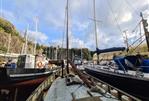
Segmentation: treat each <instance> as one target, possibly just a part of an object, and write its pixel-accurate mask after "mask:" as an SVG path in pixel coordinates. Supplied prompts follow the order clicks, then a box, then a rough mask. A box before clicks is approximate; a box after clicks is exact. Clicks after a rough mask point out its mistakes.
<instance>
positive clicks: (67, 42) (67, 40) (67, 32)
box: [66, 0, 69, 74]
mask: <svg viewBox="0 0 149 101" xmlns="http://www.w3.org/2000/svg"><path fill="white" fill-rule="evenodd" d="M68 4H69V0H67V5H66V15H67V26H66V45H67V46H66V48H67V74H69V63H68V57H69V35H68V34H69V30H68V27H69V26H68V24H69V21H68V19H69V18H68V17H69V14H68Z"/></svg>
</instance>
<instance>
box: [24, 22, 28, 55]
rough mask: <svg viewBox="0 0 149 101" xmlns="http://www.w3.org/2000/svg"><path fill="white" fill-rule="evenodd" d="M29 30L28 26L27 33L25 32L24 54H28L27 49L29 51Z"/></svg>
mask: <svg viewBox="0 0 149 101" xmlns="http://www.w3.org/2000/svg"><path fill="white" fill-rule="evenodd" d="M28 28H29V25H28V26H27V29H26V31H25V46H24V54H27V49H28Z"/></svg>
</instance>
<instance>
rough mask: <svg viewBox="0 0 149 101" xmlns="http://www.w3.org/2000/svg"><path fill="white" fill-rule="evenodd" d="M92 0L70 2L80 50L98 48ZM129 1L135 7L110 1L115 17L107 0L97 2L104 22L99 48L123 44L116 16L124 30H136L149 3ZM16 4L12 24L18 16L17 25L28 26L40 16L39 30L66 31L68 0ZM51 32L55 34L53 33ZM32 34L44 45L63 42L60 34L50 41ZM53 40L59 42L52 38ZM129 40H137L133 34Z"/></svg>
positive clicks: (73, 39)
mask: <svg viewBox="0 0 149 101" xmlns="http://www.w3.org/2000/svg"><path fill="white" fill-rule="evenodd" d="M92 1H93V0H70V11H69V21H70V24H71V25H70V27H69V28H71V29H69V30H72V31H70V32H71V33H73V34H72V35H70V39H71V47H80V46H81V44H83V46H85V47H88V48H91V49H95V38H94V33H93V32H94V28H93V27H94V25H93V21H91V20H90V19H89V18H93V7H92V6H93V4H92V3H93V2H92ZM127 1H128V2H129V3H130V4H131V6H130V5H129V4H127V3H126V2H125V0H109V2H110V4H111V6H112V8H113V11H114V12H113V13H114V14H112V12H111V10H110V8H109V5H108V4H107V2H106V1H105V0H96V16H97V19H98V20H101V21H102V23H98V25H99V26H97V27H98V36H99V48H106V47H110V46H111V47H112V46H121V45H123V39H122V32H120V31H119V29H118V28H117V24H116V22H115V18H114V16H113V15H115V16H116V18H117V20H118V21H117V22H118V23H119V24H120V27H121V29H122V31H123V30H125V29H128V30H132V29H133V28H134V27H135V26H136V24H137V23H138V21H139V20H140V17H139V13H140V11H144V10H145V9H146V5H147V3H148V0H143V1H142V0H131V1H130V0H127ZM14 2H15V6H14V7H15V9H16V10H15V11H14V12H13V13H12V12H8V13H7V14H8V16H9V19H10V20H11V21H13V20H14V19H15V18H16V17H15V16H16V15H17V17H20V19H21V20H20V21H19V22H17V20H18V19H15V23H22V24H24V23H25V24H27V23H30V22H31V21H32V19H33V17H35V16H39V20H40V23H42V24H41V25H40V26H39V27H43V25H44V27H45V26H46V27H47V29H48V28H49V29H52V31H53V29H54V31H59V30H61V29H64V19H65V6H66V0H44V1H42V2H41V1H40V0H14ZM136 12H137V13H138V14H136ZM14 15H15V16H14ZM101 24H102V26H101ZM19 25H20V24H19ZM60 28H61V29H60ZM55 29H56V30H55ZM48 31H49V33H53V32H52V31H51V30H48ZM84 33H85V34H84ZM78 34H80V35H78ZM31 35H32V37H34V35H36V39H37V40H39V41H40V42H42V43H44V42H45V41H47V40H48V39H50V40H48V41H52V42H57V43H58V44H60V43H61V40H59V39H61V38H60V37H59V36H60V35H59V36H58V35H57V37H56V38H55V37H53V36H54V34H51V35H50V38H48V36H47V35H46V34H43V33H36V34H35V32H33V33H32V34H31ZM80 36H81V37H80ZM52 37H53V38H55V39H52ZM82 37H83V38H82ZM129 37H130V38H133V39H134V38H135V34H130V35H129Z"/></svg>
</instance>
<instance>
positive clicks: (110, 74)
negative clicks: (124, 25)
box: [85, 14, 149, 101]
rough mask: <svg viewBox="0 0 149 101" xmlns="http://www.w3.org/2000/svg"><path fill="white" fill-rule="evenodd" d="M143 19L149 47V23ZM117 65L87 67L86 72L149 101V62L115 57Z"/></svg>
mask: <svg viewBox="0 0 149 101" xmlns="http://www.w3.org/2000/svg"><path fill="white" fill-rule="evenodd" d="M141 17H142V23H143V27H144V32H145V36H146V41H147V46H149V32H148V31H147V21H146V20H145V19H144V18H143V15H142V14H141ZM124 50H125V48H123V47H121V48H110V49H104V50H99V49H98V48H97V51H96V52H97V54H100V53H106V52H112V51H124ZM114 61H115V63H114V64H112V65H106V66H103V65H95V66H86V67H85V71H86V73H88V74H89V75H91V76H94V77H96V78H98V79H100V80H102V81H104V82H106V83H108V84H110V85H112V86H114V87H116V88H118V89H120V90H123V91H124V92H126V93H129V94H130V95H133V96H135V97H137V98H139V99H141V100H143V101H148V100H149V90H148V89H149V79H148V75H149V74H148V73H149V60H148V59H142V58H141V56H140V55H129V56H124V57H121V56H115V57H114Z"/></svg>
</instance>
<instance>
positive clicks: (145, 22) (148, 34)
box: [140, 12, 149, 51]
mask: <svg viewBox="0 0 149 101" xmlns="http://www.w3.org/2000/svg"><path fill="white" fill-rule="evenodd" d="M140 16H141V18H142V24H143V29H144V33H145V38H146V43H147V48H148V51H149V32H148V30H147V26H148V23H147V20H146V19H144V18H143V14H142V12H141V13H140Z"/></svg>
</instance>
